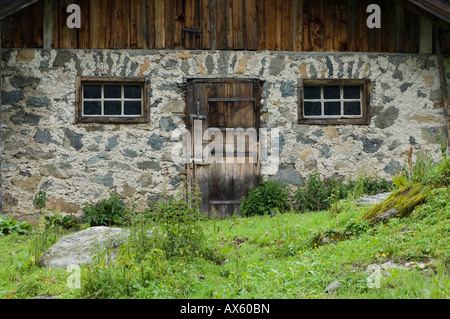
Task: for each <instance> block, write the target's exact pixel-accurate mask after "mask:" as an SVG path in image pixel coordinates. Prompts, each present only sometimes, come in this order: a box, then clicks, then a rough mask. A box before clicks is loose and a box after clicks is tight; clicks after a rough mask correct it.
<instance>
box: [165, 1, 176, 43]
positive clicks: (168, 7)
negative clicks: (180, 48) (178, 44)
mask: <svg viewBox="0 0 450 319" xmlns="http://www.w3.org/2000/svg"><path fill="white" fill-rule="evenodd" d="M164 16H165V22H164V23H165V29H164V34H165V45H164V47H165V48H173V44H174V31H175V7H174V2H173V0H164Z"/></svg>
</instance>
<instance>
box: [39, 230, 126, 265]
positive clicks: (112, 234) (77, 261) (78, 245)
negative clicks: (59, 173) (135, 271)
mask: <svg viewBox="0 0 450 319" xmlns="http://www.w3.org/2000/svg"><path fill="white" fill-rule="evenodd" d="M129 233H130V232H129V231H128V230H124V229H120V228H110V227H105V226H99V227H90V228H87V229H85V230H82V231H80V232H77V233H74V234H70V235H67V236H63V237H61V239H60V240H59V241H58V242H56V243H55V244H54V245H53V246H52V247H50V249H49V250H48V251H47V252H46V253H45V254H44V255H43V256H42V257H41V259H40V260H39V265H40V266H42V267H45V268H67V267H68V266H69V265H81V264H86V263H91V262H92V258H93V256H95V253H96V252H97V251H98V250H99V249H109V250H110V252H111V258H112V259H115V256H116V253H117V250H118V247H119V246H120V245H121V244H122V243H123V242H124V241H125V240H126V238H127V237H128V236H129Z"/></svg>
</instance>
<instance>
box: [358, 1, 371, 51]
mask: <svg viewBox="0 0 450 319" xmlns="http://www.w3.org/2000/svg"><path fill="white" fill-rule="evenodd" d="M357 3H358V12H359V19H358V34H359V36H358V46H359V50H358V51H360V52H367V51H368V50H369V40H368V32H367V30H368V29H367V23H366V22H367V13H366V10H367V3H362V2H361V1H357Z"/></svg>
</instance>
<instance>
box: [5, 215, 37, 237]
mask: <svg viewBox="0 0 450 319" xmlns="http://www.w3.org/2000/svg"><path fill="white" fill-rule="evenodd" d="M0 231H1V233H2V234H4V235H10V234H13V233H15V234H19V235H26V234H29V233H31V232H32V231H33V226H31V225H30V224H28V223H27V222H19V221H17V220H14V219H12V218H11V217H6V216H3V215H0Z"/></svg>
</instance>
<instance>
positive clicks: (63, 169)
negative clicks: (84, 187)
mask: <svg viewBox="0 0 450 319" xmlns="http://www.w3.org/2000/svg"><path fill="white" fill-rule="evenodd" d="M39 171H40V173H41V175H42V176H53V177H56V178H61V179H68V178H70V177H72V176H73V172H72V165H70V164H69V163H51V164H47V165H44V166H41V167H40V169H39Z"/></svg>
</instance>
